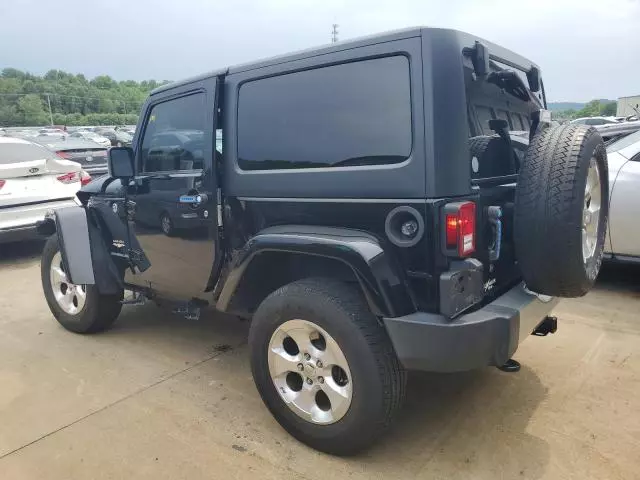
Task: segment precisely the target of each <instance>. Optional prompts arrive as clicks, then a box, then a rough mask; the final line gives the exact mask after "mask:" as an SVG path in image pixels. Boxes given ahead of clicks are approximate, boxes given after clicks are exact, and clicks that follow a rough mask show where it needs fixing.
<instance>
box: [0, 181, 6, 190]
mask: <svg viewBox="0 0 640 480" xmlns="http://www.w3.org/2000/svg"><path fill="white" fill-rule="evenodd" d="M5 183H7V182H6V180H0V188H2V187H4V184H5Z"/></svg>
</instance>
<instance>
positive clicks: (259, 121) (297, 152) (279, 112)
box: [238, 56, 412, 170]
mask: <svg viewBox="0 0 640 480" xmlns="http://www.w3.org/2000/svg"><path fill="white" fill-rule="evenodd" d="M411 142H412V136H411V94H410V79H409V61H408V59H407V58H406V57H404V56H393V57H384V58H377V59H372V60H363V61H358V62H352V63H345V64H341V65H333V66H329V67H322V68H316V69H312V70H305V71H302V72H295V73H289V74H284V75H279V76H275V77H269V78H265V79H260V80H254V81H251V82H248V83H245V84H244V85H242V86H241V88H240V92H239V98H238V164H239V166H240V168H242V169H243V170H272V169H300V168H326V167H342V166H360V165H380V164H393V163H400V162H403V161H404V160H406V159H407V158H408V157H409V155H410V154H411Z"/></svg>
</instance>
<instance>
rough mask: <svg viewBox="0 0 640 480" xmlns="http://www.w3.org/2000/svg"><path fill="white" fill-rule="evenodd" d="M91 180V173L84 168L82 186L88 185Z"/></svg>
mask: <svg viewBox="0 0 640 480" xmlns="http://www.w3.org/2000/svg"><path fill="white" fill-rule="evenodd" d="M90 182H91V175H89V174H88V173H87V172H85V171H84V170H82V171H81V172H80V183H81V184H82V186H84V185H86V184H87V183H90Z"/></svg>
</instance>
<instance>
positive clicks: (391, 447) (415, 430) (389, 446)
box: [103, 305, 550, 480]
mask: <svg viewBox="0 0 640 480" xmlns="http://www.w3.org/2000/svg"><path fill="white" fill-rule="evenodd" d="M248 329H249V323H248V322H244V321H239V320H238V319H237V318H235V317H231V316H225V315H221V314H219V313H214V312H209V311H205V312H204V313H203V318H202V319H201V320H200V321H197V322H196V321H187V320H184V319H182V318H181V317H179V316H178V315H172V314H170V313H168V312H167V311H166V310H164V309H159V308H157V307H155V306H154V305H146V306H144V307H133V308H128V309H126V310H125V311H124V312H123V315H122V318H120V319H119V320H118V322H116V324H115V325H114V327H113V328H112V329H110V330H109V331H107V332H105V333H104V334H103V336H104V338H107V337H111V338H113V337H121V338H120V339H119V341H123V340H125V341H127V342H134V343H135V344H136V345H137V348H138V349H140V348H145V347H144V345H146V346H148V348H153V349H157V348H162V349H163V351H164V352H171V351H172V350H173V351H182V350H184V349H190V350H192V351H193V350H199V351H200V353H201V354H208V353H212V352H225V351H227V350H232V349H233V350H236V348H235V347H238V346H239V345H241V344H244V343H245V342H246V338H247V333H248ZM222 340H224V341H222ZM225 343H228V345H227V344H225ZM235 354H236V355H238V356H239V358H238V359H237V361H236V362H237V363H236V362H234V365H235V366H236V367H237V366H239V365H244V366H247V365H248V363H249V359H248V349H247V348H242V349H240V350H236V353H235ZM240 357H243V358H240ZM240 373H242V374H243V375H244V374H247V375H248V374H249V373H248V370H247V371H243V372H240ZM255 395H257V392H256V393H255ZM546 395H547V391H546V388H545V387H544V385H543V384H542V383H541V381H540V379H539V378H538V377H537V375H536V374H535V372H534V371H533V370H531V369H530V368H528V367H527V366H526V365H525V366H523V367H522V370H521V371H520V372H519V373H515V374H508V373H502V372H499V371H498V370H496V369H494V368H484V369H480V370H476V371H472V372H465V373H455V374H427V373H411V374H410V375H409V379H408V385H407V398H406V404H405V406H404V408H403V410H402V411H401V413H400V415H399V418H398V419H397V422H396V425H395V426H394V428H393V429H391V431H390V432H389V433H388V434H387V435H385V438H384V439H383V440H382V441H380V442H379V443H378V444H376V445H375V446H374V447H373V448H372V449H371V450H369V451H367V452H365V453H363V454H361V455H358V456H355V457H352V458H344V459H337V458H336V459H334V461H337V462H339V463H342V462H344V463H345V466H348V468H349V470H351V469H353V470H354V471H363V470H364V471H370V472H376V475H382V476H389V478H404V477H406V476H409V475H411V476H420V477H425V478H442V477H447V478H448V479H457V478H461V479H462V478H465V479H466V478H474V479H484V478H486V479H491V480H493V479H495V478H522V479H529V480H533V479H537V478H540V477H542V476H543V473H544V472H545V471H546V468H547V464H548V462H549V459H550V450H549V445H548V444H547V443H546V442H545V441H544V440H542V439H540V438H538V437H536V436H534V435H531V434H529V433H528V432H527V427H528V425H529V422H530V419H531V417H532V415H533V414H534V413H535V411H536V410H537V409H538V408H539V407H540V404H541V402H543V400H544V399H545V397H546ZM240 408H242V407H240ZM298 448H300V449H302V450H304V451H305V452H303V451H302V450H300V451H298V454H299V455H301V456H302V457H301V458H305V456H306V455H307V453H306V450H307V449H306V447H304V446H303V445H302V444H296V447H294V451H296V450H298Z"/></svg>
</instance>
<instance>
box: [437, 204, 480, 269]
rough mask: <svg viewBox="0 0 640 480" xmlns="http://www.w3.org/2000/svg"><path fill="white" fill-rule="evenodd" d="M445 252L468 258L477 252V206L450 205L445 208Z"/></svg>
mask: <svg viewBox="0 0 640 480" xmlns="http://www.w3.org/2000/svg"><path fill="white" fill-rule="evenodd" d="M444 250H445V253H446V254H447V255H450V256H457V257H467V256H469V255H471V254H472V253H473V252H475V251H476V204H475V203H474V202H457V203H448V204H447V205H445V207H444Z"/></svg>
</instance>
